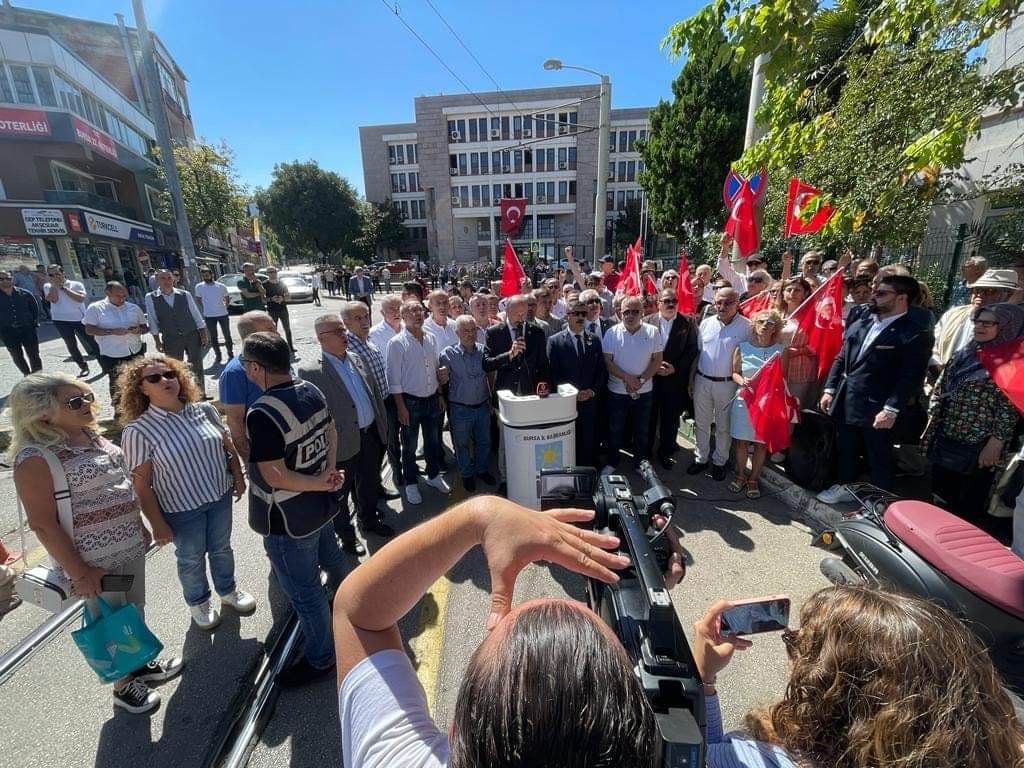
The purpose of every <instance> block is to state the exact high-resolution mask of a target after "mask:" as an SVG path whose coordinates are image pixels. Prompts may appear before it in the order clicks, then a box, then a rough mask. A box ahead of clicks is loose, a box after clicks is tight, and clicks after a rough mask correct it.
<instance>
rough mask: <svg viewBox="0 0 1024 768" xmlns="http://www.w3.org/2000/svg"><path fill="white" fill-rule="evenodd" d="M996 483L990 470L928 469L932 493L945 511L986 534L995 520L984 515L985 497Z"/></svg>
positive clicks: (940, 467) (935, 465)
mask: <svg viewBox="0 0 1024 768" xmlns="http://www.w3.org/2000/svg"><path fill="white" fill-rule="evenodd" d="M995 479H996V472H995V470H994V469H991V468H987V469H981V468H978V469H975V470H973V471H971V472H954V471H953V470H951V469H946V468H945V467H943V466H940V465H939V464H933V465H932V491H933V492H934V493H936V494H937V495H938V496H940V497H942V500H943V501H944V502H946V508H947V509H948V510H949V511H950V512H952V513H953V514H955V515H959V516H960V517H962V518H964V519H965V520H967V521H968V522H970V523H973V524H974V525H979V526H981V527H982V528H985V529H986V530H988V529H989V527H990V525H989V524H990V523H991V522H993V521H995V519H996V518H989V516H988V515H987V514H986V510H987V509H988V502H989V493H990V492H991V491H992V483H993V481H995Z"/></svg>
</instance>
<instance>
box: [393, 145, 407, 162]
mask: <svg viewBox="0 0 1024 768" xmlns="http://www.w3.org/2000/svg"><path fill="white" fill-rule="evenodd" d="M395 161H396V162H397V163H398V164H399V165H405V145H404V144H399V145H398V146H397V147H395Z"/></svg>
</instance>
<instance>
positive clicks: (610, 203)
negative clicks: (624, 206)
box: [604, 192, 615, 211]
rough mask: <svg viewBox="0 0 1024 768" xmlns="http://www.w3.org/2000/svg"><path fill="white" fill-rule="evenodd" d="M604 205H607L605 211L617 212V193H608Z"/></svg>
mask: <svg viewBox="0 0 1024 768" xmlns="http://www.w3.org/2000/svg"><path fill="white" fill-rule="evenodd" d="M604 204H605V210H607V211H613V210H615V193H614V192H608V194H607V197H606V199H605V202H604Z"/></svg>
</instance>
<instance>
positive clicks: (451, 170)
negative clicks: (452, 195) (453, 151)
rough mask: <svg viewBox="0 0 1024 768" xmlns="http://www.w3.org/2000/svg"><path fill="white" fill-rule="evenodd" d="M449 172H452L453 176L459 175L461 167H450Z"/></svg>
mask: <svg viewBox="0 0 1024 768" xmlns="http://www.w3.org/2000/svg"><path fill="white" fill-rule="evenodd" d="M448 173H450V174H451V175H452V176H458V175H459V169H458V168H449V169H448Z"/></svg>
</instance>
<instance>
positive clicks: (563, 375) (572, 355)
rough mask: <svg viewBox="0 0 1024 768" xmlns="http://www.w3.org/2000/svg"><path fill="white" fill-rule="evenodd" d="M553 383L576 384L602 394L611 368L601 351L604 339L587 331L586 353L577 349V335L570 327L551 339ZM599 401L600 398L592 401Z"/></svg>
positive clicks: (549, 350)
mask: <svg viewBox="0 0 1024 768" xmlns="http://www.w3.org/2000/svg"><path fill="white" fill-rule="evenodd" d="M548 362H549V364H550V371H551V384H552V385H553V386H555V385H558V384H572V385H573V386H574V387H576V389H579V390H584V389H592V390H594V393H595V394H599V393H600V392H601V391H602V390H603V389H604V386H605V383H606V382H607V381H608V368H607V367H606V366H605V361H604V354H603V353H602V351H601V340H600V339H599V338H597V337H596V336H593V335H592V334H589V333H584V334H583V357H582V358H580V357H579V355H578V354H577V352H576V337H575V336H574V335H573V333H572V331H570V330H569V329H568V328H566V329H565V330H564V331H559V332H558V333H556V334H555V335H554V336H552V337H551V338H550V339H548ZM591 402H596V401H591Z"/></svg>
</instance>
